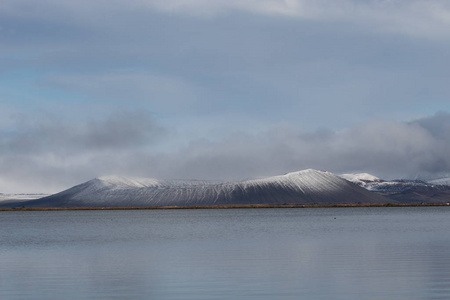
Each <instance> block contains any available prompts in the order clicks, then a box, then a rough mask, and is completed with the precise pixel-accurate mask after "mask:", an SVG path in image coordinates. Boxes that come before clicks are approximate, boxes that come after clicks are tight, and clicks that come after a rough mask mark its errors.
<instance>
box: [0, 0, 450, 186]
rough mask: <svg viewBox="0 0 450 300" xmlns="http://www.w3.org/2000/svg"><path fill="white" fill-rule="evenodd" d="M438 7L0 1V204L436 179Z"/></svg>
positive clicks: (448, 126)
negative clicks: (14, 198)
mask: <svg viewBox="0 0 450 300" xmlns="http://www.w3.org/2000/svg"><path fill="white" fill-rule="evenodd" d="M449 70H450V3H449V2H448V1H445V0H442V1H441V0H435V1H432V0H410V1H400V0H397V1H396V0H365V1H361V0H360V1H356V0H335V1H325V0H316V1H311V0H310V1H305V0H285V1H276V0H258V1H255V0H239V1H237V0H226V1H225V0H208V1H206V0H170V1H167V0H164V1H163V0H127V1H124V0H108V1H106V0H97V1H92V0H78V1H69V0H41V1H38V2H36V1H32V0H2V1H1V2H0V193H25V192H45V193H53V192H58V191H61V190H63V189H66V188H69V187H71V186H73V185H76V184H79V183H82V182H84V181H87V180H90V179H92V178H95V177H98V176H103V175H114V174H115V175H123V176H135V177H156V178H165V179H211V180H244V179H249V178H260V177H265V176H272V175H279V174H284V173H288V172H293V171H298V170H302V169H307V168H313V169H318V170H325V171H330V172H333V173H336V174H342V173H352V172H368V173H371V174H373V175H375V176H378V177H381V178H385V179H393V178H421V179H427V178H439V177H447V176H450V71H449Z"/></svg>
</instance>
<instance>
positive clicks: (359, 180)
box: [339, 173, 383, 188]
mask: <svg viewBox="0 0 450 300" xmlns="http://www.w3.org/2000/svg"><path fill="white" fill-rule="evenodd" d="M339 176H340V177H341V178H344V179H345V180H348V181H350V182H353V183H356V184H357V185H359V186H361V187H364V188H369V186H370V185H371V184H372V183H374V182H382V181H383V180H381V179H380V178H378V177H376V176H373V175H371V174H369V173H357V174H342V175H339Z"/></svg>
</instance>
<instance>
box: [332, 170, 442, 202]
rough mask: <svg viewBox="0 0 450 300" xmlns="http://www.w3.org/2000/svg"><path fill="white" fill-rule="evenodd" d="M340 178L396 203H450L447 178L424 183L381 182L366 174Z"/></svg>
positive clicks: (409, 181)
mask: <svg viewBox="0 0 450 300" xmlns="http://www.w3.org/2000/svg"><path fill="white" fill-rule="evenodd" d="M340 176H341V177H342V178H345V179H346V180H349V181H351V182H353V183H355V184H356V185H358V186H360V187H363V188H365V189H367V190H369V191H371V192H375V193H378V194H380V195H382V196H385V197H388V198H390V199H392V200H395V201H398V202H404V203H415V202H420V203H422V202H423V203H448V202H450V186H449V185H447V183H449V182H450V180H448V178H444V179H438V180H432V181H429V182H426V181H422V180H408V179H396V180H383V179H380V178H378V177H376V176H373V175H370V174H367V173H359V174H342V175H340Z"/></svg>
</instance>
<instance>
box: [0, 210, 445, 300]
mask: <svg viewBox="0 0 450 300" xmlns="http://www.w3.org/2000/svg"><path fill="white" fill-rule="evenodd" d="M0 228H1V232H0V299H2V300H8V299H195V300H199V299H270V300H273V299H308V300H311V299H342V300H351V299H355V300H356V299H358V300H360V299H405V300H406V299H408V300H411V299H450V233H449V230H450V207H372V208H368V207H364V208H291V209H286V208H283V209H282V208H278V209H194V210H187V209H186V210H183V209H179V210H105V211H15V212H14V211H13V212H0Z"/></svg>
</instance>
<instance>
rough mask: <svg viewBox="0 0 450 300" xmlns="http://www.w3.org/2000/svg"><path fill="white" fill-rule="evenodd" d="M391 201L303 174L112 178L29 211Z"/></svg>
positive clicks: (325, 175) (317, 174) (330, 178)
mask: <svg viewBox="0 0 450 300" xmlns="http://www.w3.org/2000/svg"><path fill="white" fill-rule="evenodd" d="M388 202H392V201H390V200H388V199H386V198H384V197H382V196H380V195H378V194H374V193H371V192H369V191H367V190H366V189H364V188H361V187H359V186H357V185H355V184H352V183H350V182H349V181H347V180H345V179H342V178H340V177H338V176H336V175H334V174H332V173H329V172H322V171H316V170H311V169H309V170H304V171H299V172H294V173H289V174H286V175H281V176H274V177H268V178H263V179H256V180H246V181H239V182H209V181H196V180H190V181H166V180H158V179H145V178H130V177H117V176H108V177H100V178H96V179H93V180H90V181H88V182H85V183H82V184H80V185H77V186H74V187H72V188H70V189H68V190H65V191H62V192H60V193H57V194H54V195H51V196H48V197H44V198H41V199H38V200H33V201H27V202H23V203H16V204H15V205H16V206H19V205H21V206H22V205H23V206H26V207H146V206H147V207H156V206H210V205H246V204H274V205H281V204H357V203H388Z"/></svg>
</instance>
